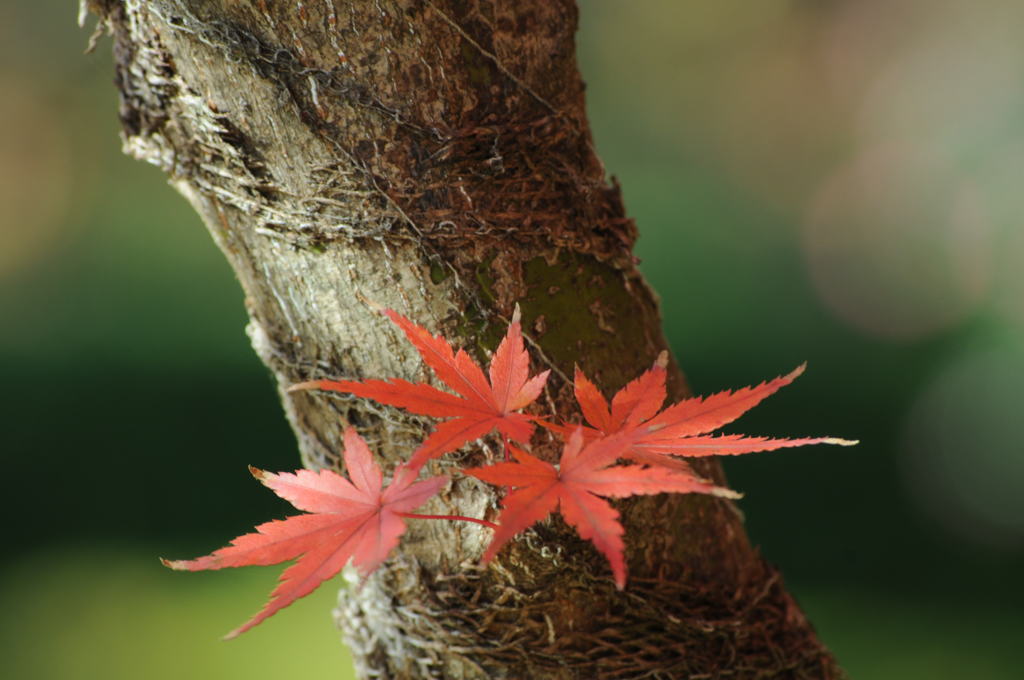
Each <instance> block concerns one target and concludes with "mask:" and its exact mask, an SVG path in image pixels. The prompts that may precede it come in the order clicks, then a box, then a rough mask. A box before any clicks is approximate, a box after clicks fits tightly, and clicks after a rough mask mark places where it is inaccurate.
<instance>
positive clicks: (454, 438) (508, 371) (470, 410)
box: [288, 307, 550, 467]
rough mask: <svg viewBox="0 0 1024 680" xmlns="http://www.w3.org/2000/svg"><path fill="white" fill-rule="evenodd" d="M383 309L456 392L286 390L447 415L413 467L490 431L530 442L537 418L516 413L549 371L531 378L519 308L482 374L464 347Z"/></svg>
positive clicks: (362, 384) (352, 385) (412, 386)
mask: <svg viewBox="0 0 1024 680" xmlns="http://www.w3.org/2000/svg"><path fill="white" fill-rule="evenodd" d="M384 313H385V314H387V316H388V317H389V318H390V319H391V320H392V321H393V322H394V323H395V324H396V325H397V326H398V327H399V328H401V329H402V331H404V332H405V335H406V337H407V338H409V342H411V343H412V344H413V346H414V347H415V348H416V350H417V351H418V352H419V353H420V356H421V357H423V361H424V362H425V363H426V364H427V365H428V366H430V368H431V369H432V370H433V371H434V375H436V376H437V377H438V378H439V379H440V380H441V382H443V383H444V384H445V385H447V386H448V387H449V388H451V389H452V390H453V391H454V392H455V394H451V393H450V392H444V391H442V390H439V389H437V388H436V387H432V386H430V385H427V384H424V383H411V382H409V381H407V380H401V379H399V378H392V379H390V380H364V381H354V380H312V381H309V382H304V383H299V384H297V385H292V386H291V387H290V388H288V391H289V392H291V391H296V390H304V389H311V388H312V389H321V390H332V391H336V392H348V393H350V394H354V395H356V396H358V397H366V398H369V399H374V400H376V401H379V402H381V403H382V404H388V405H390V406H398V407H401V408H404V409H406V410H407V411H410V412H412V413H417V414H419V415H425V416H432V417H435V418H447V419H448V420H445V421H443V422H441V423H440V424H438V425H437V427H435V428H434V431H433V432H432V433H431V435H430V436H429V437H427V439H426V440H425V441H424V442H423V444H422V445H421V446H420V447H419V448H418V449H417V450H416V451H415V452H414V453H413V456H412V459H411V461H410V465H411V466H412V467H419V466H421V465H423V464H424V463H425V462H427V461H428V460H430V459H431V458H436V457H438V456H440V455H442V454H444V453H447V452H449V451H454V450H455V449H457V448H459V447H460V446H462V445H463V444H465V443H467V442H470V441H473V440H474V439H478V438H480V437H482V436H484V435H485V434H488V433H489V432H491V431H493V430H495V429H497V430H498V431H499V432H501V433H502V434H503V435H504V436H505V437H507V438H508V439H510V440H513V441H527V440H529V438H530V436H531V435H532V434H533V430H534V425H533V421H534V420H536V418H535V417H533V416H529V415H526V414H523V413H519V412H518V411H520V410H521V409H523V408H524V407H526V406H527V405H529V404H531V403H532V402H533V401H534V400H535V399H536V398H537V397H538V396H539V395H540V392H541V390H542V389H544V384H545V382H546V381H547V378H548V374H549V373H550V371H544V372H543V373H540V374H539V375H535V376H533V377H532V378H531V377H530V375H529V373H530V355H529V354H528V353H527V352H526V348H525V347H524V345H523V333H522V328H521V327H520V323H519V309H518V307H517V308H516V313H515V314H514V315H513V317H512V323H511V324H509V327H508V331H507V332H506V333H505V337H504V339H503V340H502V341H501V344H499V345H498V349H497V350H495V352H494V356H493V357H492V359H491V365H490V369H489V371H488V374H489V375H488V376H486V377H485V376H484V372H483V370H482V369H481V368H480V366H479V365H478V364H477V363H476V362H475V361H473V359H471V358H470V356H469V355H468V354H466V352H465V351H464V350H462V349H460V350H458V351H457V352H456V351H454V350H453V349H452V346H451V345H450V344H448V341H447V340H445V339H444V338H443V337H442V336H440V335H437V336H434V335H431V334H430V332H429V331H427V330H426V329H425V328H423V327H421V326H418V325H416V324H415V323H413V322H412V321H410V320H409V319H407V318H405V317H404V316H402V315H401V314H399V313H397V312H395V311H393V310H390V309H387V310H384ZM488 378H489V380H488Z"/></svg>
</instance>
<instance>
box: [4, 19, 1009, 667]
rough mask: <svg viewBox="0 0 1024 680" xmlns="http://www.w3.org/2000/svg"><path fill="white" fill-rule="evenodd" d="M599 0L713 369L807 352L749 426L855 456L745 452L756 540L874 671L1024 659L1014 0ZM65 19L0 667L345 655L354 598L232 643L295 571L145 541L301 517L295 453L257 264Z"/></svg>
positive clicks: (613, 85) (614, 116)
mask: <svg viewBox="0 0 1024 680" xmlns="http://www.w3.org/2000/svg"><path fill="white" fill-rule="evenodd" d="M580 4H581V15H582V27H581V32H580V35H579V53H580V61H581V67H582V69H583V73H584V76H585V78H586V80H587V82H588V85H589V87H588V97H589V107H590V115H591V121H592V124H593V127H594V132H595V136H596V140H597V146H598V149H599V151H600V152H601V154H602V156H603V158H604V160H605V162H606V164H607V167H608V168H609V171H610V172H612V173H614V174H615V175H617V176H618V178H619V179H620V180H621V182H622V185H623V188H624V193H625V198H626V203H627V208H628V210H629V212H630V213H631V214H632V215H633V216H635V217H636V218H637V220H638V223H639V226H640V230H641V240H640V242H639V246H638V254H639V256H640V257H641V258H642V259H643V264H642V267H643V270H644V272H645V273H646V274H647V276H648V277H649V278H650V281H651V282H652V284H653V285H654V287H655V288H656V289H657V290H658V291H659V293H660V294H661V296H662V302H663V311H664V315H665V324H666V328H667V330H668V333H669V336H670V339H671V341H672V344H673V347H674V348H675V350H676V352H677V353H678V356H679V358H680V361H681V363H682V365H683V367H684V369H685V370H686V371H687V373H688V375H689V377H690V380H691V383H692V385H693V386H694V388H695V389H696V390H697V391H698V392H710V391H715V390H719V389H723V388H726V387H734V386H739V385H745V384H749V383H752V382H757V381H759V380H761V379H764V378H768V377H771V376H775V375H778V374H779V373H782V372H785V371H788V370H789V369H791V368H792V367H793V366H795V365H796V364H798V363H800V362H801V361H804V360H808V361H809V363H810V368H809V370H808V372H807V374H806V376H805V377H803V378H801V379H800V380H799V381H798V382H797V384H795V385H794V386H792V387H790V388H787V389H786V390H785V391H783V392H782V393H781V394H779V395H778V396H776V397H774V398H773V399H771V400H769V401H768V402H766V403H765V404H764V405H762V406H760V407H759V408H758V409H756V410H755V411H754V412H752V413H751V414H750V415H749V416H747V417H745V419H744V421H743V423H742V428H740V429H741V430H742V431H743V432H749V433H751V434H765V435H776V436H787V435H788V436H803V435H822V434H830V435H835V436H843V437H851V438H859V439H861V440H862V442H863V443H862V444H861V445H860V446H859V447H856V448H854V449H830V448H817V449H808V450H793V451H783V452H778V453H773V454H764V455H759V456H750V457H746V458H743V459H738V460H734V461H728V468H727V469H728V472H729V475H730V481H731V482H732V485H733V486H734V487H735V488H738V489H740V490H742V491H744V492H745V493H746V498H745V499H744V500H743V501H742V508H743V510H744V511H745V512H746V513H747V517H748V520H747V522H748V527H749V530H750V533H751V535H752V536H753V538H754V540H755V541H756V542H757V543H759V544H760V545H762V546H763V551H764V553H765V554H766V555H767V557H768V558H769V559H770V560H771V561H773V562H774V563H776V564H778V565H779V566H780V567H781V568H782V570H783V572H784V573H785V575H786V578H787V583H788V585H789V586H790V588H791V589H792V590H793V591H794V592H795V594H796V595H797V597H798V599H799V600H800V601H801V603H802V604H803V605H804V607H805V608H806V609H807V611H808V613H809V614H810V616H811V618H812V620H814V621H815V623H816V625H817V627H818V629H819V630H820V632H821V634H822V636H823V637H824V639H825V640H826V642H827V643H828V644H829V645H830V646H831V647H832V648H833V649H834V651H835V652H836V654H837V655H838V656H839V658H840V660H841V661H842V663H843V664H844V666H845V667H846V668H847V669H848V670H849V671H850V673H851V675H852V677H853V678H855V679H858V680H872V679H879V680H881V679H889V678H929V679H946V678H949V679H953V678H956V679H959V678H981V679H1004V678H1005V679H1011V678H1019V677H1020V660H1019V645H1020V640H1021V639H1022V637H1024V587H1022V586H1021V584H1020V575H1021V573H1022V572H1024V419H1022V418H1021V406H1020V404H1021V399H1020V397H1019V396H1018V395H1019V391H1020V386H1021V383H1022V380H1021V379H1022V378H1024V228H1022V226H1024V225H1022V224H1021V222H1022V215H1024V211H1022V208H1024V201H1022V200H1021V197H1020V196H1021V191H1020V185H1021V182H1022V180H1024V85H1022V84H1024V43H1022V42H1021V41H1020V34H1021V29H1022V28H1024V5H1022V4H1021V3H1019V2H1016V1H1015V0H1005V1H1001V0H975V2H971V3H964V2H956V1H953V0H831V1H829V0H757V2H750V1H749V0H716V1H712V0H693V1H692V2H678V1H670V0H659V1H655V0H646V1H638V2H625V1H615V0H601V1H597V0H581V2H580ZM74 19H75V7H74V6H73V3H70V2H56V1H54V0H47V1H40V2H33V1H32V0H13V1H12V0H7V2H4V3H2V4H0V84H2V86H3V95H2V97H0V201H2V202H3V205H4V211H3V213H4V222H3V223H2V224H0V319H2V324H3V325H2V329H3V332H2V333H0V385H2V387H3V389H2V392H0V423H2V427H3V434H2V444H0V453H2V457H3V464H4V469H5V478H6V479H7V480H8V483H7V484H5V489H4V493H3V502H4V506H5V516H6V517H7V518H8V519H7V524H6V525H5V526H6V528H5V532H4V533H5V535H6V536H7V538H6V540H5V542H4V543H5V545H4V556H3V562H2V565H0V569H2V572H3V578H2V580H0V601H2V602H3V603H4V605H3V607H2V608H0V658H3V660H4V661H3V666H4V668H5V672H4V676H5V677H10V678H18V679H19V680H21V679H31V680H35V679H39V680H43V679H46V680H50V679H54V680H66V679H70V678H75V679H78V678H82V679H93V678H96V679H100V678H102V679H104V680H120V679H129V678H130V679H133V680H134V679H135V678H140V677H146V678H150V679H153V680H159V679H161V678H179V677H196V678H206V677H223V678H248V679H251V680H258V679H261V678H267V679H270V678H280V677H292V676H293V675H294V673H295V671H296V667H297V666H296V665H297V664H299V665H301V666H302V668H303V672H302V677H304V678H316V677H323V678H343V677H348V675H347V674H348V673H350V672H351V671H350V662H349V661H348V659H347V656H346V653H345V651H344V649H343V647H342V646H341V645H339V644H338V642H337V634H336V633H335V632H334V631H333V629H332V625H331V622H330V609H331V607H332V606H333V602H334V600H335V593H334V588H333V587H331V586H328V587H325V588H322V589H321V590H320V591H319V592H317V593H316V594H315V595H313V596H311V597H310V598H307V599H306V600H304V601H301V602H299V603H297V604H296V605H294V606H293V607H291V608H289V610H287V611H286V612H283V613H282V614H281V615H279V616H276V617H274V618H273V619H272V620H271V621H269V622H267V623H266V624H264V625H263V626H260V627H259V628H257V629H255V630H254V631H253V632H251V633H248V634H247V635H245V636H243V637H242V638H241V639H239V640H237V641H234V642H231V643H222V642H220V641H219V637H220V636H221V635H222V634H223V633H225V632H226V631H228V630H230V629H231V628H232V627H234V626H235V625H237V624H238V623H239V622H241V621H243V620H244V619H245V618H247V617H248V616H249V615H251V614H252V613H254V612H255V611H256V610H257V609H258V607H259V606H260V605H261V604H262V602H263V601H264V598H265V596H266V594H267V593H268V592H269V591H270V589H271V587H272V585H273V583H274V581H275V578H276V573H277V571H278V569H277V568H270V569H248V570H237V571H236V570H233V571H231V572H229V573H209V574H201V575H189V576H186V575H184V574H176V573H172V572H170V571H168V570H166V569H164V568H162V567H161V566H160V565H159V564H158V563H157V560H156V557H157V556H158V555H165V556H171V557H191V556H194V555H197V554H201V553H204V552H207V551H209V550H211V549H213V548H215V547H218V546H219V545H221V544H223V542H224V541H225V540H226V539H227V538H229V537H231V536H234V535H236V534H237V533H239V532H242V531H244V530H245V529H247V528H248V527H251V526H252V524H253V523H255V522H256V521H259V520H262V519H266V518H268V517H273V516H281V515H283V514H284V512H285V507H286V506H284V505H283V504H282V503H281V502H279V501H276V500H275V499H274V498H273V497H271V496H270V494H267V493H266V492H265V491H264V490H263V489H262V488H261V487H260V486H259V485H257V484H254V483H253V482H252V480H251V478H249V476H248V474H247V473H246V470H245V466H246V465H247V464H254V465H257V466H259V467H263V468H269V469H290V468H294V467H295V466H296V464H297V462H298V456H297V453H296V450H295V449H296V447H295V444H294V441H293V438H292V435H291V433H290V431H289V430H288V428H287V425H286V423H285V420H284V418H283V417H282V415H281V412H280V408H279V406H278V404H277V401H276V396H275V394H274V390H273V387H272V385H271V382H270V380H269V377H268V375H267V373H266V372H265V370H264V369H263V368H262V366H261V365H260V364H259V363H258V361H257V360H256V358H255V356H254V355H253V353H252V351H251V349H250V348H249V346H248V344H247V341H246V338H245V335H244V333H243V326H244V323H245V318H244V312H243V308H242V299H241V293H240V290H239V288H238V285H237V284H236V283H235V281H234V280H233V277H232V275H231V273H230V271H229V269H228V267H227V265H226V264H225V263H224V262H223V261H222V258H221V256H220V254H219V253H218V252H217V250H216V248H215V247H214V245H213V243H212V241H211V240H210V238H209V237H208V236H207V234H206V233H205V231H204V229H203V227H202V226H201V224H200V222H199V220H198V218H197V217H196V216H195V215H194V214H193V213H192V211H191V210H190V208H189V207H188V206H187V205H186V204H185V202H184V201H183V200H182V199H181V198H179V197H178V196H177V195H176V194H175V193H174V192H173V191H172V190H171V189H170V188H169V187H168V186H167V185H166V182H165V178H164V176H163V175H162V174H161V173H160V172H158V171H157V170H155V169H153V168H150V167H146V166H142V165H141V164H139V163H136V162H133V161H130V160H128V159H127V158H126V157H124V156H122V155H121V154H120V150H119V147H120V144H119V142H118V137H117V134H118V123H117V116H116V94H115V91H114V88H113V86H112V83H111V80H112V66H111V57H110V42H109V40H103V41H101V43H100V45H99V49H98V50H97V52H96V53H95V54H93V55H90V56H83V55H82V50H83V48H84V46H85V44H86V39H87V37H88V29H87V30H85V31H82V30H79V29H78V28H77V27H76V26H75V21H74ZM90 27H91V21H90ZM32 480H35V481H32ZM29 482H31V483H29ZM338 584H339V585H340V579H339V583H338ZM297 649H301V650H302V653H301V657H300V658H297V657H296V656H295V650H297Z"/></svg>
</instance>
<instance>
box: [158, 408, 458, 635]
mask: <svg viewBox="0 0 1024 680" xmlns="http://www.w3.org/2000/svg"><path fill="white" fill-rule="evenodd" d="M344 456H345V466H346V468H347V470H348V475H349V477H350V478H351V480H352V481H351V482H350V481H349V480H348V479H345V478H344V477H342V476H341V475H339V474H337V473H335V472H332V471H330V470H321V471H319V472H313V471H311V470H299V471H298V472H294V473H289V472H283V473H280V474H274V473H271V472H264V471H263V470H257V469H256V468H249V469H250V471H251V472H252V474H253V476H255V477H256V479H258V480H260V481H261V482H263V483H264V484H265V485H267V486H268V487H270V488H271V489H272V490H273V491H274V493H276V494H277V495H278V496H280V497H281V498H284V499H285V500H287V501H288V502H289V503H291V504H292V505H294V506H295V507H296V508H298V509H299V510H303V511H305V512H307V513H310V514H306V515H294V516H292V517H288V518H287V519H284V520H275V521H272V522H266V523H264V524H260V525H259V526H257V527H256V533H252V534H245V535H243V536H239V537H238V538H236V539H234V540H233V541H232V542H231V545H229V546H228V547H226V548H221V549H220V550H217V551H214V552H213V553H212V554H210V555H207V556H205V557H200V558H197V559H195V560H177V561H171V560H162V561H163V563H164V564H165V565H166V566H168V567H171V568H172V569H183V570H187V571H200V570H203V569H221V568H223V567H242V566H249V565H262V566H265V565H269V564H277V563H279V562H284V561H287V560H291V559H295V558H296V557H298V558H299V559H298V561H296V562H295V564H293V565H292V566H290V567H288V568H287V569H285V570H284V572H283V573H282V574H281V579H280V583H279V584H278V586H277V588H275V589H274V592H272V593H271V595H270V601H269V602H267V604H266V605H265V606H264V607H263V610H262V611H260V613H258V614H256V616H254V617H252V618H251V619H249V620H248V621H247V622H246V623H244V624H242V626H240V627H239V628H236V629H235V630H233V631H231V632H230V633H228V635H227V636H226V637H227V638H233V637H235V636H237V635H239V634H241V633H244V632H245V631H247V630H249V629H250V628H252V627H253V626H255V625H256V624H258V623H260V622H261V621H263V620H264V619H266V618H267V617H269V616H271V615H272V614H274V613H276V612H277V611H278V610H280V609H283V608H284V607H287V606H288V605H290V604H291V603H292V602H294V601H295V600H297V599H299V598H300V597H303V596H305V595H308V594H309V593H311V592H313V590H315V589H316V587H317V586H319V585H320V584H321V583H322V582H324V581H326V580H327V579H329V578H331V577H332V576H334V575H335V574H337V573H338V572H339V571H340V570H341V569H342V567H344V566H345V564H347V563H348V561H349V559H351V560H352V564H353V565H354V566H355V567H356V569H357V570H358V571H359V573H360V574H361V576H362V577H363V578H365V577H366V576H368V575H369V574H370V573H371V572H373V570H374V569H376V568H377V567H379V566H380V565H381V563H382V562H383V561H384V560H385V559H387V556H388V554H389V553H390V552H391V551H392V550H393V549H394V548H395V546H397V545H398V540H399V537H400V536H401V535H402V532H404V531H405V521H404V519H403V516H408V513H409V511H411V510H415V509H416V508H418V507H419V506H421V505H423V504H424V503H425V502H427V500H429V499H430V498H431V497H432V496H433V495H434V494H436V493H437V492H438V491H439V490H440V489H441V487H443V486H444V485H445V483H447V481H448V478H447V477H431V478H430V479H427V480H424V481H422V482H417V481H415V480H416V476H417V473H418V469H415V468H412V467H410V466H408V465H404V464H403V465H399V466H398V467H397V468H396V469H395V476H394V480H393V481H392V483H391V485H390V486H388V487H387V488H386V489H385V488H383V476H382V474H381V470H380V467H379V466H378V465H377V463H376V462H375V461H374V460H373V454H371V453H370V449H369V448H367V446H366V442H364V441H363V439H362V438H361V437H360V436H359V435H358V434H356V431H355V430H353V429H351V428H348V429H346V430H345V453H344Z"/></svg>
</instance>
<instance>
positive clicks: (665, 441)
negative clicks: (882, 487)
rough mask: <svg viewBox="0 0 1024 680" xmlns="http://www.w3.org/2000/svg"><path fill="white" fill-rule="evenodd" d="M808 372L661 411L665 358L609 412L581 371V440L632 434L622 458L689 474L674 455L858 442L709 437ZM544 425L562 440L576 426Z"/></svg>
mask: <svg viewBox="0 0 1024 680" xmlns="http://www.w3.org/2000/svg"><path fill="white" fill-rule="evenodd" d="M805 367H806V364H803V365H801V366H798V367H797V368H796V369H795V370H794V371H793V372H791V373H789V374H788V375H784V376H780V377H778V378H775V379H774V380H769V381H766V382H763V383H761V384H760V385H756V386H754V387H744V388H741V389H738V390H736V391H729V390H725V391H723V392H718V393H717V394H713V395H711V396H709V397H693V398H691V399H684V400H683V401H681V402H679V403H677V404H673V405H672V406H669V407H668V408H666V409H665V410H663V411H660V412H659V409H660V408H661V405H662V403H663V402H664V401H665V396H666V392H665V376H666V371H665V363H664V358H663V357H659V360H658V362H656V363H655V365H654V366H653V367H652V368H651V369H650V370H648V371H645V372H644V373H643V374H641V375H640V377H638V378H636V379H635V380H633V381H632V382H630V383H629V384H628V385H626V386H625V387H623V388H622V389H621V390H619V392H618V393H616V395H615V396H614V397H612V403H611V406H610V407H609V404H608V402H607V401H605V398H604V396H602V394H601V392H600V390H598V388H597V387H596V386H595V385H594V383H592V382H591V381H590V380H589V379H588V378H587V376H586V375H584V373H583V371H581V370H580V369H579V367H577V368H576V376H575V380H574V388H575V393H576V401H577V402H578V403H579V405H580V410H581V411H582V412H583V417H584V418H585V419H586V421H587V423H589V424H590V425H591V427H584V428H583V436H584V438H585V439H586V440H588V441H591V440H594V439H598V438H601V437H607V436H609V435H613V434H620V433H621V434H627V433H628V434H631V435H632V441H631V443H630V445H629V447H628V448H627V449H626V451H625V452H624V453H623V456H624V457H626V458H630V459H632V460H635V461H637V462H640V463H647V464H649V465H659V466H665V467H670V468H675V469H679V470H684V471H685V470H688V469H689V466H688V465H687V464H686V462H685V461H682V460H679V459H677V458H673V457H672V456H684V457H701V456H728V455H739V454H743V453H753V452H755V451H770V450H774V449H781V448H785V447H792V446H806V445H809V444H839V445H841V446H850V445H853V444H856V443H857V442H855V441H848V440H846V439H838V438H836V437H811V438H803V439H769V438H767V437H745V436H743V435H720V436H711V435H708V433H709V432H712V431H713V430H717V429H718V428H720V427H722V426H723V425H727V424H728V423H731V422H732V421H734V420H736V419H737V418H739V417H740V416H741V415H743V414H744V413H746V412H747V411H749V410H750V409H752V408H753V407H754V406H756V405H757V404H759V403H760V402H761V401H762V400H763V399H764V398H765V397H768V396H770V395H771V394H774V393H775V392H776V391H778V390H779V389H780V388H782V387H784V386H786V385H788V384H790V383H791V382H793V380H795V379H796V378H797V377H798V376H799V375H800V374H801V373H803V372H804V368H805ZM545 425H546V426H547V427H549V428H550V429H553V430H556V431H559V432H561V433H563V436H564V434H565V433H567V432H569V431H570V430H571V428H572V427H573V426H570V425H551V424H549V423H545Z"/></svg>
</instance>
